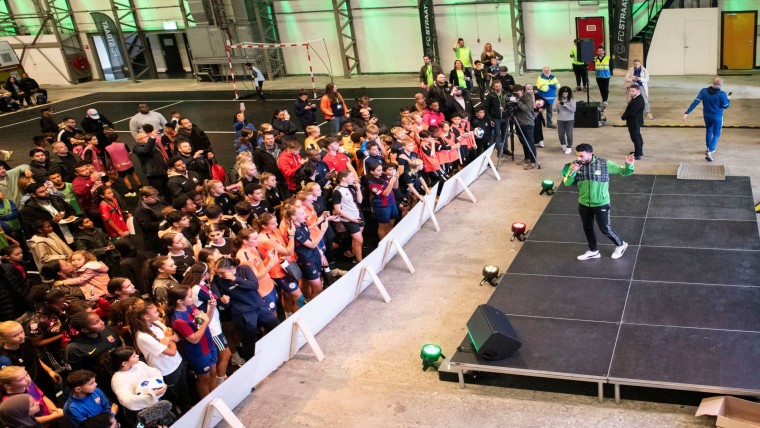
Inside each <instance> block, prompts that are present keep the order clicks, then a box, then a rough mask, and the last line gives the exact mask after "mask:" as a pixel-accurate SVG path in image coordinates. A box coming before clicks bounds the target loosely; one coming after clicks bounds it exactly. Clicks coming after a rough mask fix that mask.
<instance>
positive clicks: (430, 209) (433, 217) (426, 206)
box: [417, 199, 441, 232]
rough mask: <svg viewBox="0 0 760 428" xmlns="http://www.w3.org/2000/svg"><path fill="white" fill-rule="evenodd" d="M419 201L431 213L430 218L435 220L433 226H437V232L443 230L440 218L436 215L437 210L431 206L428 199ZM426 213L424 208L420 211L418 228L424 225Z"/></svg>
mask: <svg viewBox="0 0 760 428" xmlns="http://www.w3.org/2000/svg"><path fill="white" fill-rule="evenodd" d="M419 203H420V204H422V205H423V206H424V207H425V209H426V210H427V212H429V213H430V219H431V220H433V226H435V231H436V232H440V231H441V226H440V225H439V224H438V219H437V218H436V216H435V210H434V209H433V207H431V206H430V205H429V204H428V203H427V201H425V199H421V200H420V202H419ZM424 215H425V211H424V210H423V211H422V212H421V213H420V219H419V221H418V224H417V230H420V229H422V225H423V222H422V217H423V216H424Z"/></svg>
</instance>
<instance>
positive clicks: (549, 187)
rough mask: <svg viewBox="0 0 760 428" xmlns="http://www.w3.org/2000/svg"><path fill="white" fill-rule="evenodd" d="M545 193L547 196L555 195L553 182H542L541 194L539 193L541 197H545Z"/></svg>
mask: <svg viewBox="0 0 760 428" xmlns="http://www.w3.org/2000/svg"><path fill="white" fill-rule="evenodd" d="M544 193H546V194H547V195H553V194H554V182H553V181H552V180H544V181H542V182H541V193H539V195H543V194H544Z"/></svg>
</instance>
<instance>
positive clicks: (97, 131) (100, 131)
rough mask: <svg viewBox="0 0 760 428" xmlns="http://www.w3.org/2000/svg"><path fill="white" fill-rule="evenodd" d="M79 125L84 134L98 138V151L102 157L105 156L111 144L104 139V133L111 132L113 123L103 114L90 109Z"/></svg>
mask: <svg viewBox="0 0 760 428" xmlns="http://www.w3.org/2000/svg"><path fill="white" fill-rule="evenodd" d="M79 125H81V126H82V130H84V132H85V133H87V134H93V135H95V136H96V137H98V146H100V147H99V149H100V151H101V153H103V156H105V149H106V147H108V146H109V145H110V144H111V141H109V140H108V138H106V132H112V131H113V122H111V121H110V120H108V118H107V117H106V116H105V115H104V114H101V113H98V111H97V110H95V109H94V108H91V109H89V110H87V115H86V116H85V118H84V119H82V121H81V122H79Z"/></svg>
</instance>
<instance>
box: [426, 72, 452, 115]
mask: <svg viewBox="0 0 760 428" xmlns="http://www.w3.org/2000/svg"><path fill="white" fill-rule="evenodd" d="M448 93H449V82H447V81H446V75H445V74H443V73H440V74H438V75H437V76H436V78H435V84H434V85H430V86H429V87H428V93H427V99H428V100H430V99H433V100H436V101H438V105H439V106H441V107H443V106H445V105H446V95H448ZM429 104H430V103H428V105H429Z"/></svg>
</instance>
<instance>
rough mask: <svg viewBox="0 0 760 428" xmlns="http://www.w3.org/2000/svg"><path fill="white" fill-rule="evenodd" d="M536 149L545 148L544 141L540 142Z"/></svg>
mask: <svg viewBox="0 0 760 428" xmlns="http://www.w3.org/2000/svg"><path fill="white" fill-rule="evenodd" d="M536 147H544V140H541V141H539V142H538V144H536Z"/></svg>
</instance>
